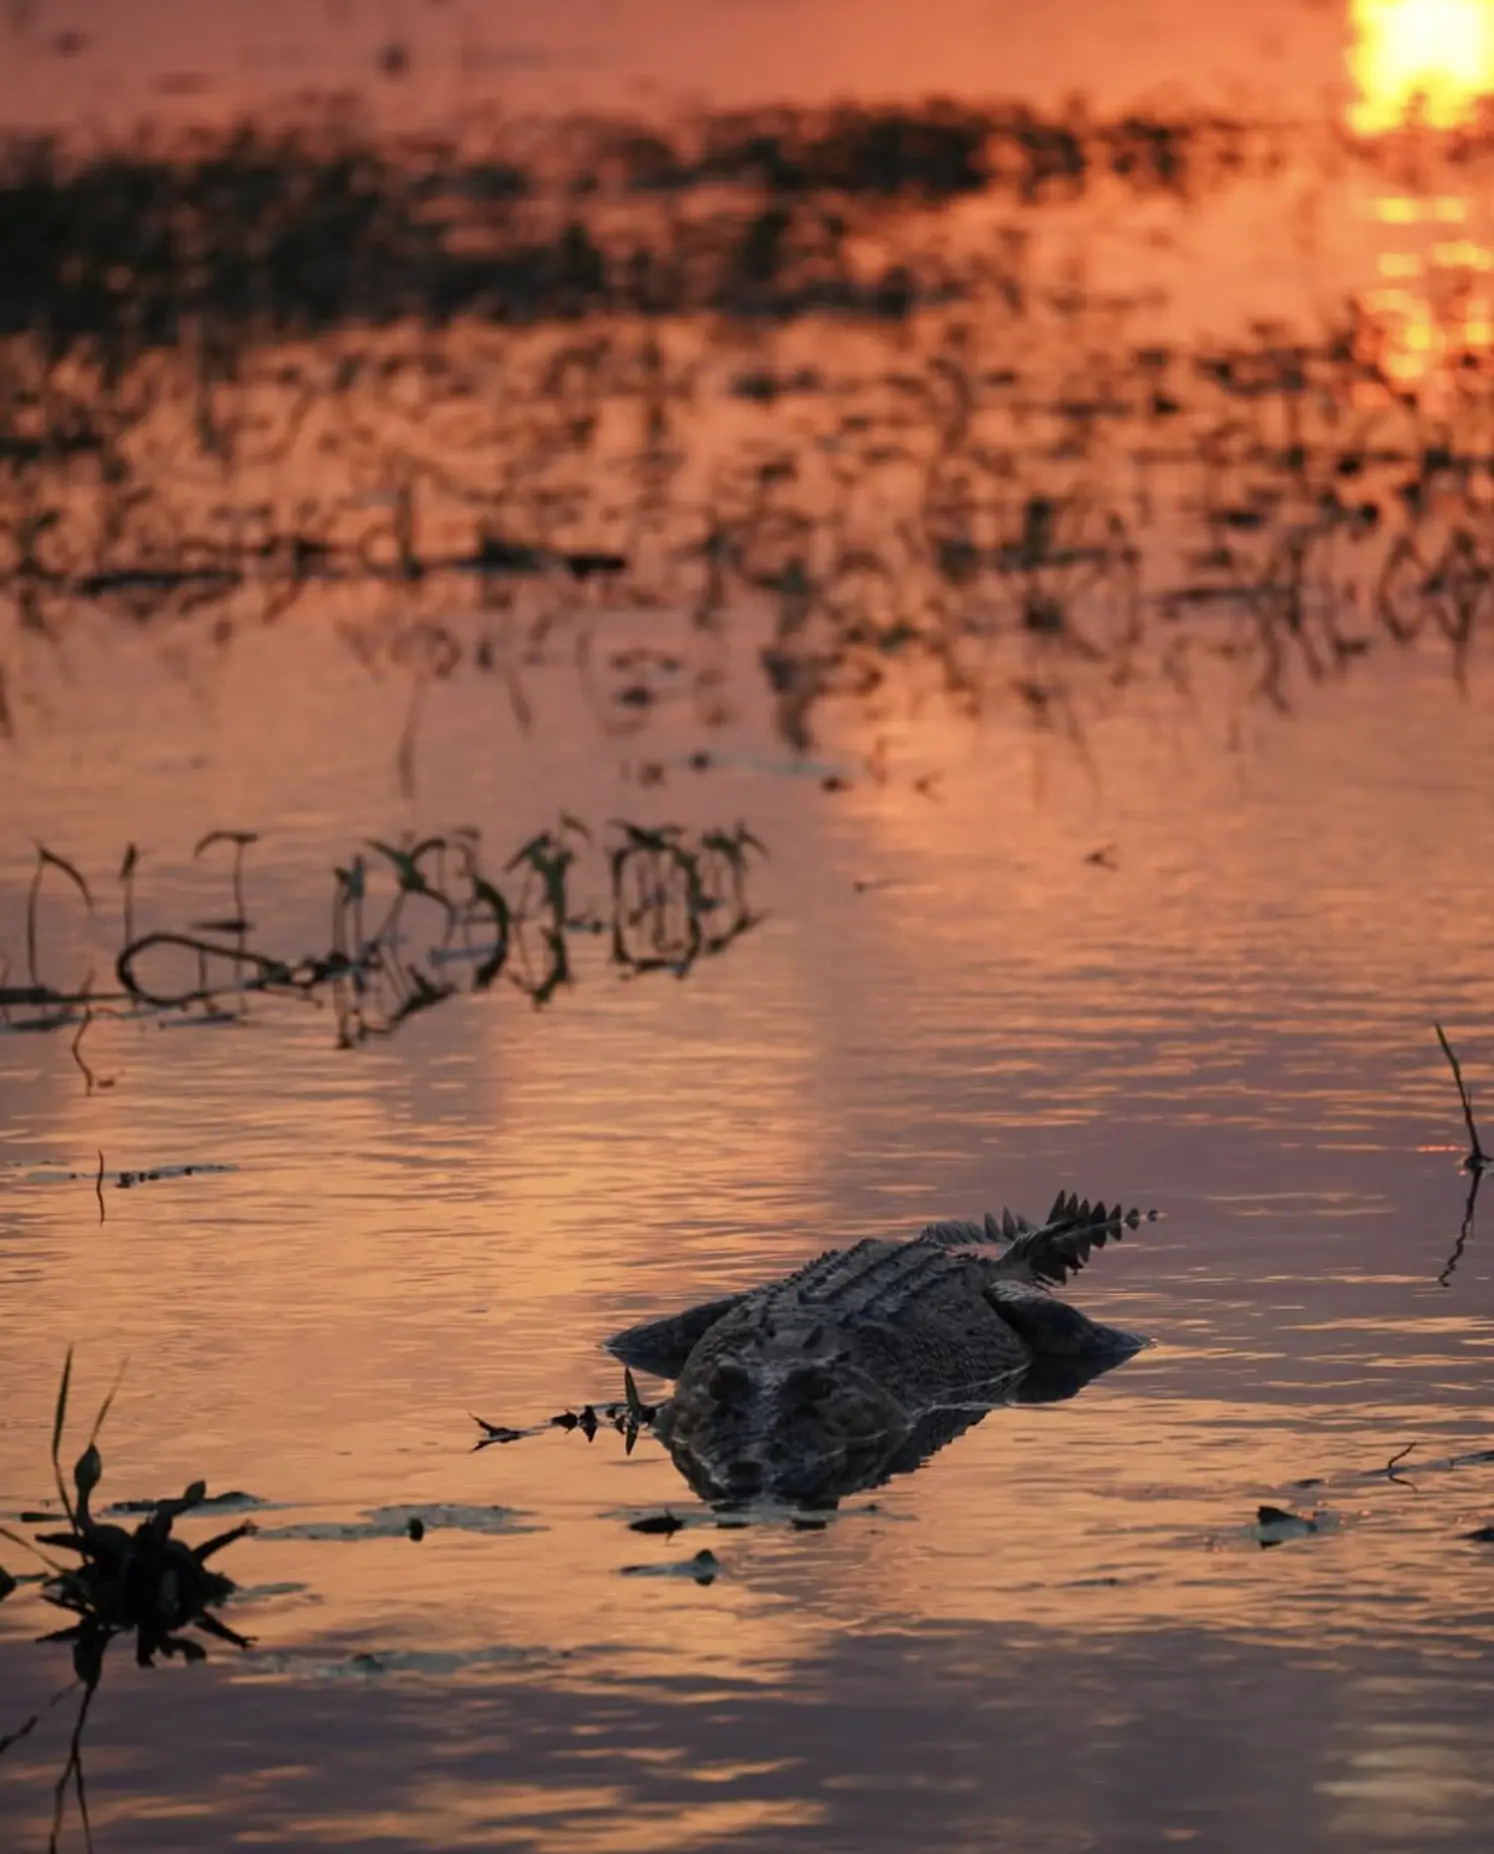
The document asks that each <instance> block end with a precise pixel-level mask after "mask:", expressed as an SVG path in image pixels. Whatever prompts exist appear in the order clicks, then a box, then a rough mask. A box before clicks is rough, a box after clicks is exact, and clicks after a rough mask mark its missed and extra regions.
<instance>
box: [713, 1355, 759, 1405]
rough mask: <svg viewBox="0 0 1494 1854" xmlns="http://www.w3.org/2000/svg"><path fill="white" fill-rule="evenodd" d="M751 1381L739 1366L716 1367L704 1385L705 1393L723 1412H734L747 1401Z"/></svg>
mask: <svg viewBox="0 0 1494 1854" xmlns="http://www.w3.org/2000/svg"><path fill="white" fill-rule="evenodd" d="M751 1390H752V1380H751V1378H749V1377H748V1375H747V1373H746V1371H745V1370H744V1369H743V1368H742V1366H741V1365H732V1364H726V1365H717V1367H716V1369H715V1370H714V1371H713V1372H712V1373H711V1381H710V1383H709V1384H707V1385H706V1393H707V1395H708V1396H709V1397H710V1398H711V1399H712V1401H713V1402H715V1403H718V1404H720V1406H721V1407H722V1409H723V1410H736V1409H740V1408H741V1406H742V1405H743V1404H744V1403H745V1402H746V1401H747V1398H748V1396H749V1394H750V1393H751Z"/></svg>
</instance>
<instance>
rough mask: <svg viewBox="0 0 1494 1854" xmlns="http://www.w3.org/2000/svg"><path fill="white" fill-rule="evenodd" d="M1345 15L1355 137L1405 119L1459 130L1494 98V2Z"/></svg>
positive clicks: (1388, 1)
mask: <svg viewBox="0 0 1494 1854" xmlns="http://www.w3.org/2000/svg"><path fill="white" fill-rule="evenodd" d="M1349 11H1350V23H1351V25H1352V27H1353V31H1354V43H1353V45H1352V47H1351V49H1350V51H1349V74H1350V76H1351V77H1352V78H1353V80H1354V88H1355V91H1356V93H1357V97H1356V101H1355V102H1354V103H1353V104H1352V105H1351V106H1350V110H1349V120H1350V123H1351V124H1352V126H1353V127H1354V128H1355V129H1357V130H1358V131H1359V132H1360V134H1362V135H1377V134H1380V133H1381V132H1383V131H1384V130H1386V129H1393V128H1395V127H1396V126H1397V125H1398V124H1399V123H1401V122H1404V121H1405V120H1407V118H1408V117H1410V118H1412V119H1415V120H1420V121H1422V122H1425V123H1427V124H1428V125H1429V126H1431V127H1432V128H1438V129H1451V128H1457V127H1458V126H1459V125H1460V124H1463V123H1466V122H1468V121H1469V120H1471V118H1472V117H1473V115H1474V113H1475V111H1476V108H1477V105H1478V102H1479V99H1480V98H1482V97H1485V96H1488V95H1490V94H1491V93H1494V0H1350V8H1349Z"/></svg>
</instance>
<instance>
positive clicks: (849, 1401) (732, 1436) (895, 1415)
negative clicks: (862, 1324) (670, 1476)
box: [655, 1344, 912, 1506]
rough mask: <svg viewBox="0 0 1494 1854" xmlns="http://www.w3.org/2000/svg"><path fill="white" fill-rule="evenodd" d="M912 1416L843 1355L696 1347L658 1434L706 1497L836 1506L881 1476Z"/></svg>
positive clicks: (905, 1434) (660, 1420)
mask: <svg viewBox="0 0 1494 1854" xmlns="http://www.w3.org/2000/svg"><path fill="white" fill-rule="evenodd" d="M911 1427H912V1424H911V1421H910V1418H909V1416H908V1413H907V1412H906V1411H905V1410H904V1409H903V1407H902V1406H901V1405H900V1404H899V1403H898V1402H897V1400H896V1399H895V1398H894V1397H893V1396H892V1395H891V1394H890V1393H889V1392H888V1391H887V1390H886V1388H885V1387H884V1386H882V1385H881V1384H879V1383H878V1382H877V1381H876V1379H875V1378H873V1377H871V1376H870V1375H869V1374H868V1373H867V1372H865V1371H864V1370H862V1369H860V1368H859V1367H858V1366H857V1365H856V1364H855V1363H854V1362H852V1361H851V1360H850V1359H849V1358H848V1357H846V1356H845V1355H843V1354H842V1355H839V1356H836V1355H827V1356H822V1357H808V1358H806V1357H804V1356H803V1355H802V1354H799V1355H794V1356H783V1355H781V1354H780V1355H776V1356H775V1355H770V1356H767V1357H764V1356H762V1355H761V1354H760V1353H755V1351H754V1348H753V1347H752V1346H751V1345H750V1344H748V1345H743V1346H739V1347H725V1348H721V1347H714V1346H706V1347H700V1348H697V1353H696V1354H695V1355H692V1357H691V1358H690V1360H689V1362H688V1363H687V1364H686V1367H685V1369H684V1371H683V1372H682V1373H681V1374H680V1377H679V1381H678V1383H677V1384H676V1387H675V1393H674V1396H673V1397H672V1398H671V1399H670V1400H669V1402H668V1403H667V1404H666V1405H665V1406H664V1408H663V1409H662V1410H661V1411H660V1413H659V1418H658V1421H657V1422H656V1424H655V1432H656V1434H658V1436H659V1437H660V1439H661V1440H662V1441H663V1442H664V1444H665V1445H666V1447H667V1448H668V1449H669V1452H670V1454H671V1455H672V1456H673V1457H674V1460H675V1464H676V1466H677V1467H678V1468H679V1469H680V1472H681V1473H682V1474H683V1475H684V1476H685V1478H686V1480H688V1481H689V1483H690V1485H691V1486H692V1487H693V1488H694V1489H695V1491H696V1493H698V1494H699V1495H700V1496H701V1498H702V1499H704V1500H709V1501H712V1502H713V1503H716V1504H729V1505H739V1504H747V1503H750V1502H755V1501H759V1500H783V1501H787V1502H791V1503H792V1504H794V1505H797V1506H832V1505H834V1503H835V1502H836V1500H837V1499H839V1498H840V1497H841V1496H842V1495H844V1494H847V1493H850V1492H853V1491H854V1490H855V1489H856V1488H858V1487H865V1486H869V1485H871V1484H872V1483H874V1482H875V1481H876V1480H878V1479H880V1478H881V1474H882V1472H883V1470H884V1469H885V1467H886V1464H887V1463H888V1461H889V1460H890V1459H891V1458H892V1456H893V1455H895V1454H896V1453H897V1451H898V1449H899V1448H901V1447H902V1445H903V1444H904V1443H905V1442H906V1441H907V1439H908V1436H909V1433H910V1431H911Z"/></svg>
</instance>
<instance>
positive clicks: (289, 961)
mask: <svg viewBox="0 0 1494 1854" xmlns="http://www.w3.org/2000/svg"><path fill="white" fill-rule="evenodd" d="M611 831H612V835H611V837H610V839H608V840H605V841H604V843H603V845H602V849H603V851H604V853H605V856H606V866H607V872H608V902H607V905H606V906H605V907H604V908H602V909H598V908H597V907H596V906H595V905H593V904H591V903H588V902H586V901H584V900H581V899H578V898H577V896H576V894H575V890H574V876H573V870H574V866H575V865H576V863H577V859H578V854H579V853H584V852H585V851H589V850H592V849H593V848H595V847H596V846H595V844H594V840H593V837H592V833H591V832H590V831H589V830H588V829H587V827H586V826H585V825H584V824H583V823H581V822H580V820H578V819H576V818H571V817H564V818H562V820H561V822H560V824H559V826H558V827H557V828H556V829H553V830H551V829H546V830H543V831H541V832H539V833H538V834H537V835H536V836H534V837H532V838H530V839H529V841H528V842H527V843H525V844H524V845H522V846H521V848H520V849H519V850H518V851H516V852H515V853H514V855H513V856H512V857H510V858H509V860H508V862H507V864H506V866H505V871H504V874H505V875H506V876H509V877H511V878H513V880H511V881H510V883H509V886H508V890H507V892H505V890H504V889H503V888H502V887H501V886H500V885H499V883H498V881H495V880H494V879H492V878H491V877H489V876H488V875H487V874H485V873H484V871H483V869H482V865H481V860H480V838H479V834H478V832H477V831H476V830H473V829H466V828H464V829H458V830H454V831H452V832H450V833H448V834H445V835H438V836H432V837H427V838H424V839H422V840H420V841H416V842H407V843H403V844H389V843H384V842H380V841H370V842H369V843H367V844H365V845H364V846H363V847H362V848H361V849H359V850H358V851H357V852H356V853H355V854H354V855H353V856H352V857H350V858H349V860H348V862H347V863H346V864H345V865H339V866H338V867H337V868H335V869H334V870H333V871H332V872H331V873H332V907H331V934H330V945H329V947H328V949H327V950H326V951H325V952H322V953H316V954H302V955H299V956H289V955H283V954H276V953H272V952H269V951H266V950H264V948H263V947H262V945H260V944H258V943H257V942H256V939H255V935H256V933H257V931H258V930H257V927H256V924H255V922H254V921H253V920H252V919H251V918H250V915H249V911H248V903H247V900H246V897H245V889H244V880H245V874H244V856H245V853H246V851H247V850H248V848H249V846H250V845H252V844H253V843H255V842H257V841H258V839H257V835H256V833H253V832H229V831H214V832H211V833H210V834H209V835H208V836H207V837H205V838H204V839H203V840H202V841H201V842H200V843H199V844H198V846H197V853H198V854H200V853H201V852H202V851H203V850H204V849H206V848H208V847H210V846H212V845H213V844H215V843H222V842H227V843H229V844H231V845H232V846H233V850H234V860H233V866H232V877H231V879H232V885H233V912H232V914H230V915H227V916H224V917H215V918H212V919H204V920H198V921H195V922H192V923H190V924H189V925H187V926H186V927H183V928H153V929H151V930H150V931H148V932H144V933H136V932H134V931H133V929H134V918H135V888H136V875H137V871H138V868H139V866H140V860H141V859H140V856H139V853H138V851H137V850H136V848H135V846H134V845H133V844H132V845H131V846H130V848H129V850H128V851H127V852H126V855H125V857H124V859H123V862H122V863H121V866H120V873H119V881H120V885H121V891H122V910H121V912H122V923H123V927H124V933H125V937H124V940H123V944H121V945H120V947H119V950H118V952H117V953H116V955H115V957H114V975H115V980H116V985H115V987H113V988H110V989H100V988H96V987H95V985H94V983H93V972H92V968H91V967H90V968H89V969H88V970H86V971H85V972H84V974H83V976H82V977H81V978H80V979H79V980H78V981H77V982H76V983H75V984H73V985H72V986H70V987H60V986H57V985H54V984H51V983H49V982H47V981H46V980H45V979H44V978H43V977H42V972H41V955H42V940H41V935H40V933H39V928H38V918H39V917H38V906H39V901H40V897H41V893H42V883H43V880H44V878H45V876H46V873H47V871H48V870H49V869H58V870H60V871H61V872H62V873H63V874H64V875H65V876H66V877H67V878H68V880H69V881H70V883H71V884H72V886H73V888H74V889H75V891H76V892H77V894H78V895H79V896H80V898H81V899H82V901H83V903H84V904H85V906H86V907H87V909H88V911H89V914H90V916H91V915H92V914H93V913H94V907H95V903H94V896H93V891H92V889H91V887H90V885H89V884H88V882H87V880H86V879H85V877H84V876H83V875H82V874H81V872H80V871H79V870H78V869H77V868H76V867H74V865H73V864H72V863H71V862H69V861H68V860H67V859H66V858H65V857H62V856H60V855H58V854H56V853H55V852H53V851H51V850H49V849H47V848H46V847H45V846H38V850H37V865H36V872H35V876H34V879H33V881H32V883H31V886H30V889H29V891H28V895H27V904H26V918H25V945H26V982H25V983H23V984H13V983H9V982H8V980H9V970H10V968H9V961H8V959H3V955H0V959H3V964H0V1028H4V1029H8V1030H11V1031H48V1030H62V1029H66V1028H71V1029H73V1030H74V1031H75V1035H74V1040H73V1055H74V1059H75V1060H76V1061H77V1063H78V1066H79V1069H80V1070H81V1072H82V1073H83V1076H84V1079H85V1083H86V1084H87V1086H88V1088H89V1090H90V1092H91V1091H92V1090H93V1088H94V1087H96V1086H109V1085H111V1084H110V1083H109V1082H108V1080H107V1079H101V1078H99V1077H98V1076H97V1075H96V1074H95V1073H94V1071H93V1069H92V1068H91V1067H90V1065H89V1064H88V1062H87V1061H86V1059H85V1057H84V1055H83V1036H84V1034H85V1033H86V1031H87V1029H88V1027H89V1025H90V1024H91V1023H92V1022H93V1021H94V1020H95V1019H96V1018H100V1017H108V1018H113V1019H116V1020H131V1021H135V1020H141V1019H153V1020H157V1021H159V1020H161V1019H162V1018H166V1017H183V1018H185V1020H187V1021H191V1022H194V1023H200V1024H214V1023H219V1024H228V1023H234V1022H237V1021H239V1020H240V1019H241V1018H242V1017H243V1016H244V1015H245V1013H246V1012H247V1011H248V1009H249V1002H250V999H251V998H253V997H266V996H269V997H279V998H287V997H289V998H298V999H301V1000H303V1001H307V1002H312V1003H317V1004H320V1003H322V1002H323V1001H330V1003H331V1006H332V1011H333V1015H334V1019H335V1022H336V1026H337V1040H338V1042H339V1044H340V1045H341V1046H342V1047H343V1048H351V1047H354V1046H356V1045H358V1044H360V1043H364V1042H367V1041H368V1040H369V1039H370V1038H374V1037H386V1036H390V1035H392V1034H393V1033H394V1032H395V1031H396V1030H397V1029H398V1028H399V1027H400V1025H401V1024H403V1023H405V1022H407V1021H408V1020H409V1019H410V1018H411V1017H413V1016H416V1015H418V1014H419V1013H420V1012H422V1011H426V1010H429V1009H431V1008H432V1007H433V1006H435V1005H438V1004H441V1003H443V1002H445V1001H446V1000H447V999H450V998H452V997H455V996H456V995H457V994H458V993H459V992H460V991H461V990H462V989H463V987H462V986H461V984H460V983H459V982H458V980H457V979H455V978H453V977H450V976H448V975H449V974H452V973H455V972H459V971H460V970H461V969H462V968H463V967H469V968H470V969H471V978H470V982H469V984H468V985H467V987H466V989H467V990H469V991H470V992H473V993H476V992H483V991H487V990H489V989H490V988H491V987H492V986H493V985H494V983H495V982H496V981H497V980H498V978H499V977H500V976H506V977H507V978H508V980H509V982H510V983H511V984H513V985H514V986H515V987H516V988H517V989H518V990H520V991H522V992H523V993H525V995H526V996H528V997H529V998H530V999H531V1000H532V1002H533V1003H534V1004H536V1005H544V1004H547V1003H548V1002H549V1001H550V1000H551V998H553V997H554V995H555V993H556V992H557V991H558V990H559V989H560V988H561V987H562V986H563V985H567V984H570V983H571V982H572V981H573V978H574V970H573V964H572V956H571V951H570V942H571V939H572V938H573V937H574V936H576V935H578V934H581V935H589V936H590V935H605V936H607V939H608V945H609V949H610V956H611V963H612V965H613V966H614V967H615V968H616V969H617V970H618V971H619V972H620V973H621V974H622V975H624V976H639V975H642V974H645V973H650V972H659V971H667V972H670V973H672V974H674V976H676V977H679V978H683V977H684V976H685V975H686V974H687V973H688V972H689V971H690V970H691V969H692V968H693V967H694V965H695V964H696V963H697V961H699V960H701V959H703V958H709V957H711V956H712V955H714V954H717V953H720V952H722V951H724V950H725V949H726V948H727V947H728V946H730V945H731V944H732V943H733V942H734V941H735V940H737V939H739V938H740V937H741V936H742V935H743V934H745V933H747V932H748V931H750V929H751V928H753V927H754V926H756V925H757V923H758V921H759V919H760V918H761V917H760V916H759V915H758V914H757V913H756V912H755V911H754V910H753V908H752V905H751V902H750V899H749V896H748V887H747V885H748V876H749V870H750V866H751V862H752V860H753V859H754V858H755V857H759V856H762V855H764V854H765V853H766V852H765V851H764V849H763V846H762V844H761V843H760V842H759V841H758V839H757V838H756V837H755V836H754V835H753V834H752V832H751V831H750V830H748V828H747V827H746V826H745V825H744V824H738V825H736V826H734V827H731V828H725V827H718V828H714V829H707V830H705V831H703V832H700V833H698V834H694V833H690V832H687V831H686V830H685V829H683V827H678V826H673V825H663V826H653V827H648V828H645V827H643V826H640V825H636V824H630V823H627V822H623V821H619V822H617V823H615V824H614V825H613V826H612V827H611ZM578 846H579V851H578ZM417 921H418V922H421V923H422V925H423V924H424V923H429V933H430V936H431V937H430V940H429V943H428V944H427V945H426V946H425V948H424V950H423V951H417V952H412V946H413V945H414V944H415V943H416V936H417V933H418V932H420V931H421V929H420V928H418V927H417V925H416V923H417Z"/></svg>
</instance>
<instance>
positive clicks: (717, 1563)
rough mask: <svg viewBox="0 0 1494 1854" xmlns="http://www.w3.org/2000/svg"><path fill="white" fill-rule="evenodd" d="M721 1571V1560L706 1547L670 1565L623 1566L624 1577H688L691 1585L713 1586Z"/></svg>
mask: <svg viewBox="0 0 1494 1854" xmlns="http://www.w3.org/2000/svg"><path fill="white" fill-rule="evenodd" d="M720 1570H721V1560H720V1559H719V1558H718V1557H717V1556H716V1554H715V1552H713V1551H711V1550H710V1549H709V1547H707V1548H706V1549H705V1550H704V1551H698V1552H696V1554H695V1556H694V1557H693V1558H682V1559H680V1560H678V1561H677V1562H674V1563H670V1564H625V1565H623V1567H622V1575H623V1576H624V1577H688V1578H689V1579H690V1581H691V1582H692V1583H696V1584H713V1583H715V1581H716V1578H717V1576H718V1575H719V1573H720Z"/></svg>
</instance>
